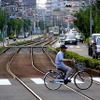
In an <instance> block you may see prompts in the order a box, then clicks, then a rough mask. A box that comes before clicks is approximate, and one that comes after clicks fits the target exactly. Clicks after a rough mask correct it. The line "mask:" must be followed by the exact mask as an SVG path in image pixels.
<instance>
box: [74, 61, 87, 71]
mask: <svg viewBox="0 0 100 100" xmlns="http://www.w3.org/2000/svg"><path fill="white" fill-rule="evenodd" d="M75 67H76V69H78V70H84V69H85V68H86V67H85V63H82V62H77V63H75Z"/></svg>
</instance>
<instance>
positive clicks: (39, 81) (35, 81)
mask: <svg viewBox="0 0 100 100" xmlns="http://www.w3.org/2000/svg"><path fill="white" fill-rule="evenodd" d="M31 80H32V81H33V82H34V83H36V84H44V81H43V79H41V78H31Z"/></svg>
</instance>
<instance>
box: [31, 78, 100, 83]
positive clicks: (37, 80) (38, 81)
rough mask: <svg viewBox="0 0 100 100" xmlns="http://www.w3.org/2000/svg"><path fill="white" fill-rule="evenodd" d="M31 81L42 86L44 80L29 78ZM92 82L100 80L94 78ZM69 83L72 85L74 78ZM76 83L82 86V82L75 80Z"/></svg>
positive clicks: (99, 80) (99, 79)
mask: <svg viewBox="0 0 100 100" xmlns="http://www.w3.org/2000/svg"><path fill="white" fill-rule="evenodd" d="M31 80H32V81H33V82H34V83H36V84H44V80H43V79H41V78H31ZM93 80H95V81H97V82H100V78H99V77H94V78H93ZM71 83H73V84H74V78H72V79H71ZM76 83H77V84H83V83H84V82H82V81H81V80H78V79H76Z"/></svg>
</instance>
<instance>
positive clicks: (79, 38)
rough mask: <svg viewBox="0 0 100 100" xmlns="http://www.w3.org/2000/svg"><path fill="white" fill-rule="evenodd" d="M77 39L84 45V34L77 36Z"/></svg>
mask: <svg viewBox="0 0 100 100" xmlns="http://www.w3.org/2000/svg"><path fill="white" fill-rule="evenodd" d="M76 38H77V41H78V42H82V43H83V42H84V36H83V34H81V33H79V34H77V35H76Z"/></svg>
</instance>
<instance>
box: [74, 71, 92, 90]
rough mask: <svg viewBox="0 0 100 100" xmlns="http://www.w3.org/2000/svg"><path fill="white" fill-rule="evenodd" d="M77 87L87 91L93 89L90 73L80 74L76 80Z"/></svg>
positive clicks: (76, 76)
mask: <svg viewBox="0 0 100 100" xmlns="http://www.w3.org/2000/svg"><path fill="white" fill-rule="evenodd" d="M74 83H75V86H76V87H77V88H79V89H81V90H87V89H88V88H90V87H91V85H92V83H93V80H92V76H91V75H90V74H89V73H88V72H84V71H82V72H78V73H77V74H76V75H75V78H74Z"/></svg>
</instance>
